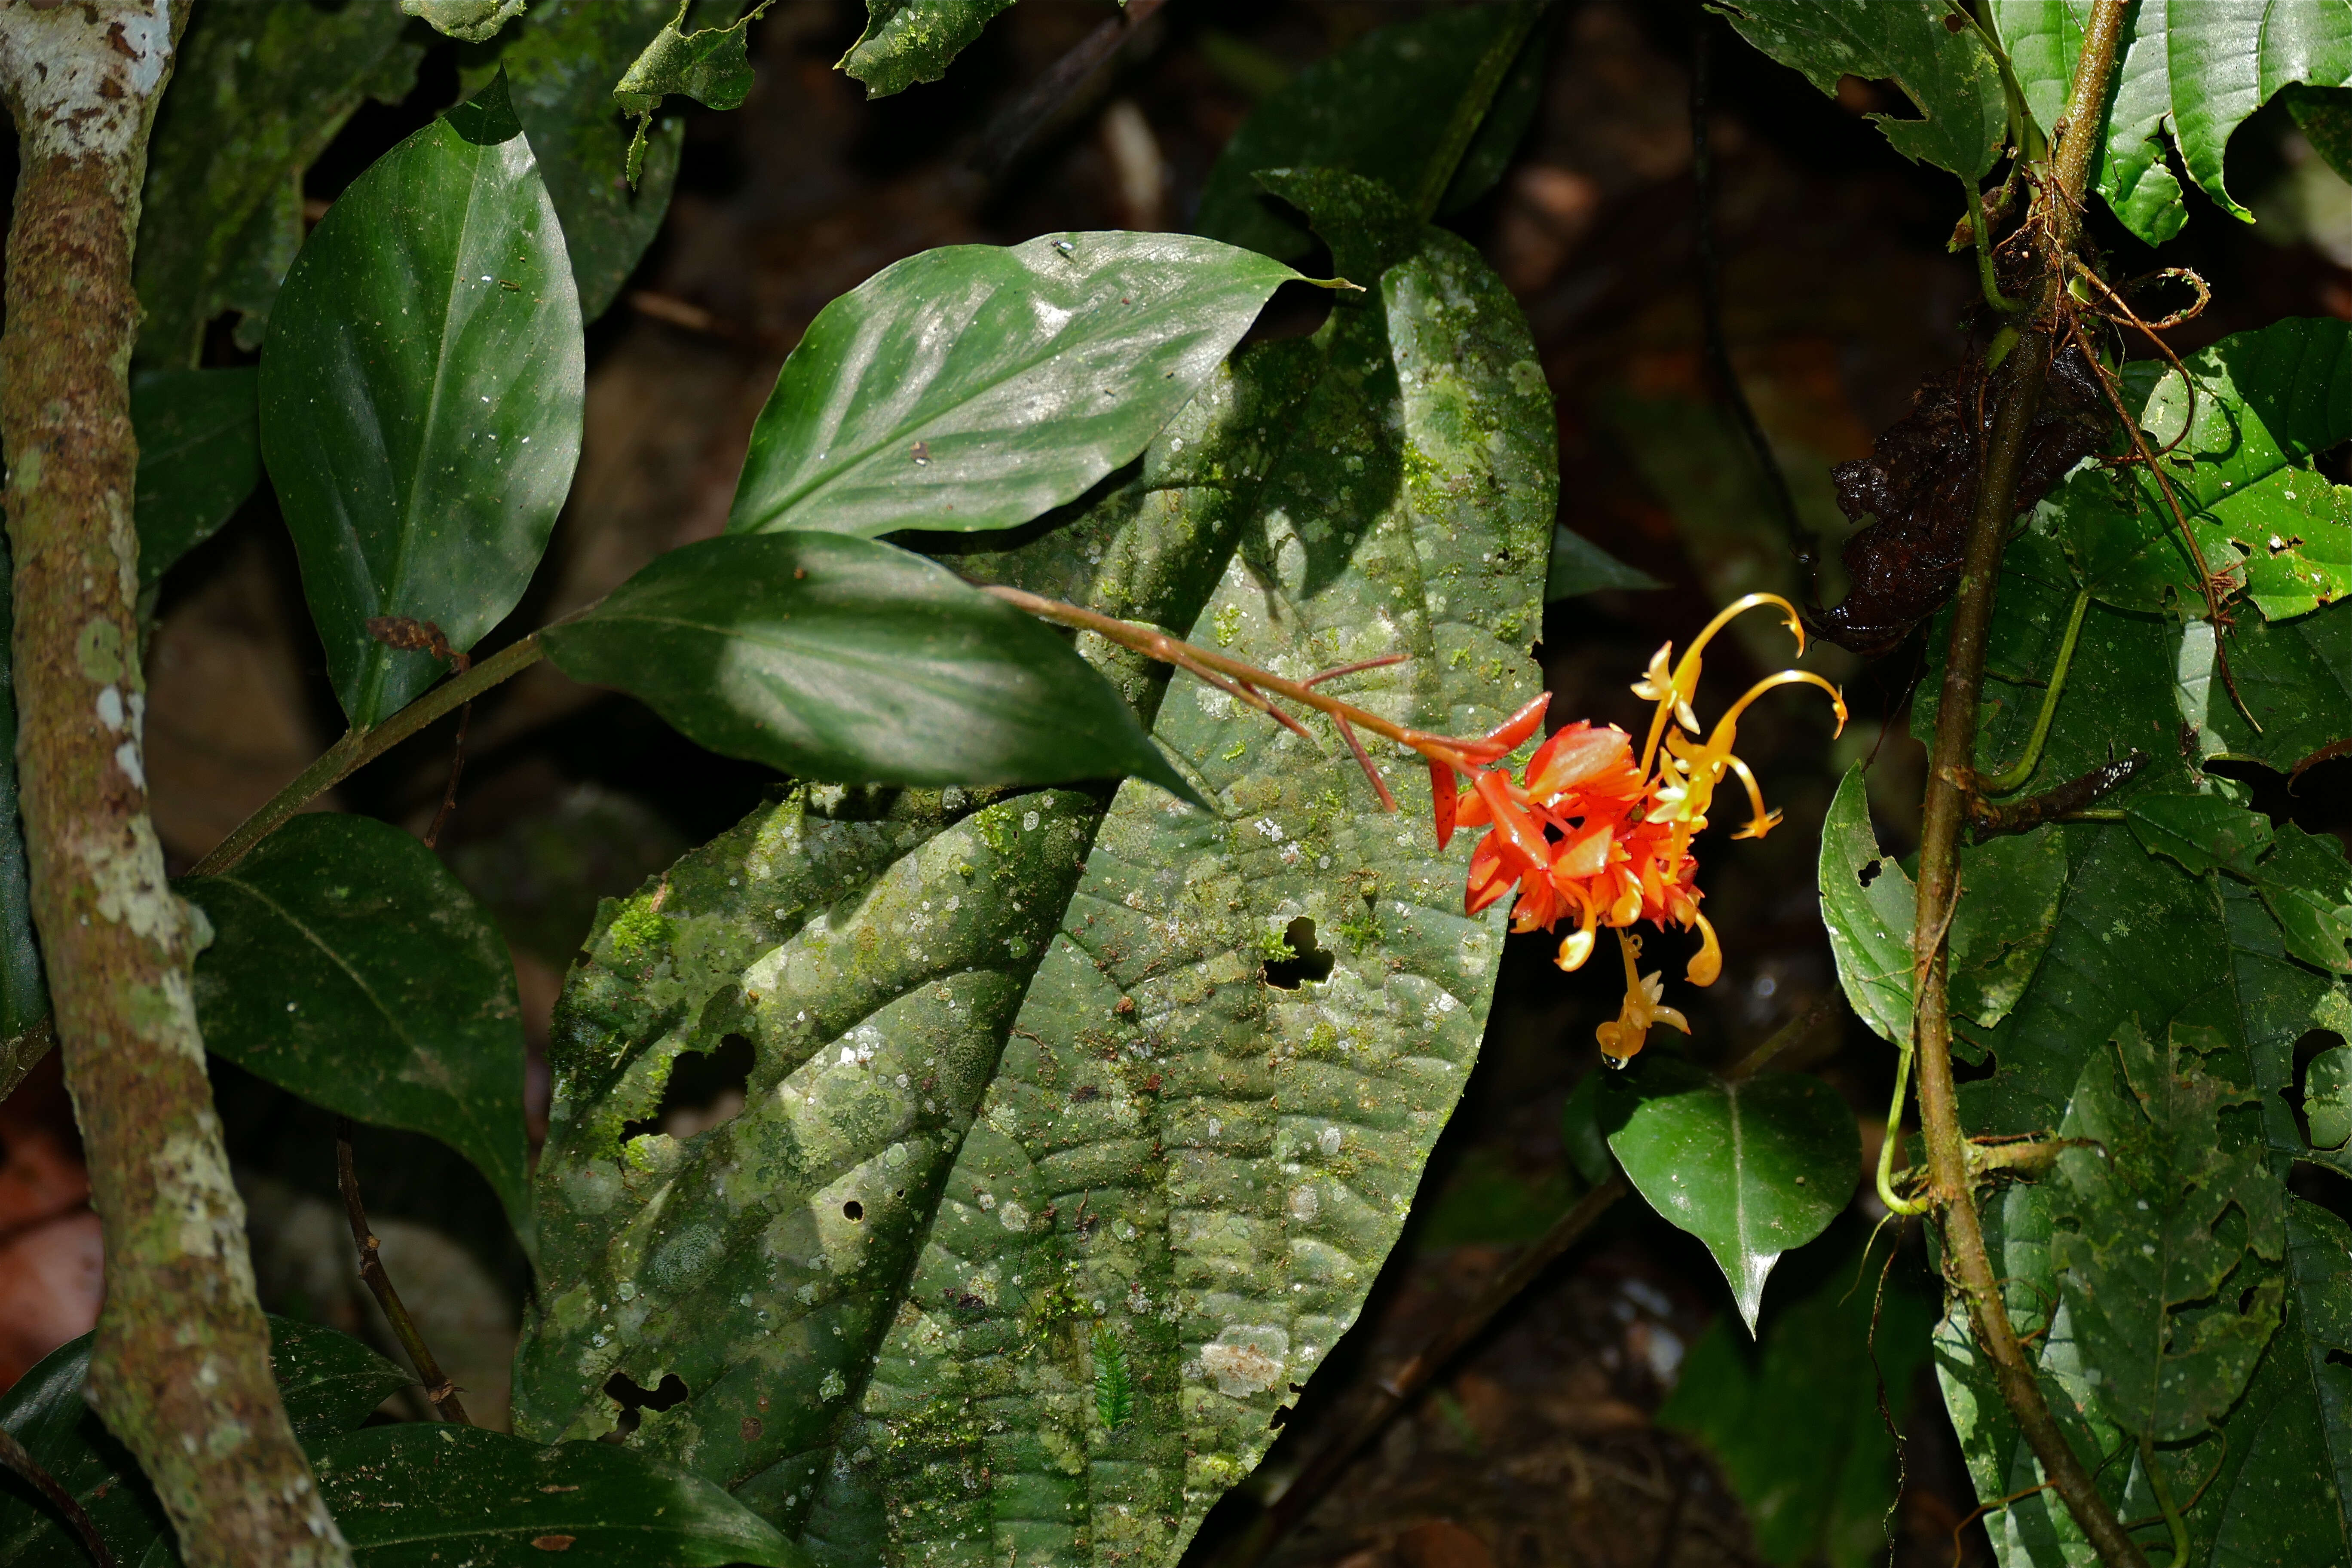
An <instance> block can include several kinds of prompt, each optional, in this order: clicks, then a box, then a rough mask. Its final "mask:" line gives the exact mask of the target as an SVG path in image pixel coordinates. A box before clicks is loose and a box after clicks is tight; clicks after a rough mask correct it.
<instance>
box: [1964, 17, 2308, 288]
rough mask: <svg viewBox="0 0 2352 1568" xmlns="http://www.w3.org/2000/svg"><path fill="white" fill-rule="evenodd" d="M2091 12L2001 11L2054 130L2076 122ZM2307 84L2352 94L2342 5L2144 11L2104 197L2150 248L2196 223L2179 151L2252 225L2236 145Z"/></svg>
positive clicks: (2121, 82) (2115, 105)
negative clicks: (2264, 112)
mask: <svg viewBox="0 0 2352 1568" xmlns="http://www.w3.org/2000/svg"><path fill="white" fill-rule="evenodd" d="M2090 14H2091V0H1992V5H1991V6H1990V17H1991V19H1992V21H1993V23H1994V25H1995V26H1996V27H1997V28H1998V29H1999V31H2000V36H2001V38H2002V39H2003V41H2004V42H2005V43H2006V44H2007V46H2008V48H2009V54H2010V59H2011V64H2012V66H2013V67H2014V68H2015V69H2016V72H2017V78H2018V84H2019V86H2020V87H2021V88H2022V89H2024V93H2025V100H2026V103H2027V105H2028V106H2029V107H2030V108H2031V109H2032V110H2033V114H2034V118H2035V119H2037V120H2039V121H2041V122H2042V126H2043V128H2044V129H2048V128H2050V127H2052V126H2054V125H2056V124H2057V123H2058V121H2060V120H2061V119H2063V117H2064V115H2065V112H2066V99H2067V94H2068V92H2069V90H2070V89H2071V84H2072V83H2073V80H2074V61H2075V57H2076V56H2077V55H2079V54H2080V53H2081V52H2082V47H2083V34H2084V30H2085V28H2086V26H2088V23H2089V19H2090ZM2298 82H2308V83H2311V84H2313V85H2315V86H2318V87H2344V86H2347V85H2352V16H2347V14H2346V12H2345V9H2344V7H2343V6H2342V5H2339V4H2336V0H2273V3H2271V4H2265V5H2237V4H2233V3H2231V0H2139V3H2138V4H2137V5H2134V6H2132V7H2131V10H2130V14H2129V15H2128V16H2126V18H2125V25H2124V36H2123V41H2122V45H2121V47H2120V49H2119V51H2118V58H2117V62H2116V77H2115V87H2114V89H2112V94H2111V96H2110V98H2109V100H2108V109H2107V122H2106V125H2105V145H2104V146H2103V147H2102V148H2101V149H2100V161H2099V172H2098V188H2099V194H2100V195H2102V196H2105V198H2106V201H2107V205H2109V206H2111V207H2113V208H2114V209H2115V211H2116V216H2118V217H2120V218H2122V219H2123V220H2124V225H2125V226H2126V227H2127V228H2129V229H2130V230H2131V231H2132V232H2133V233H2134V234H2136V235H2137V236H2138V237H2140V238H2142V239H2144V240H2146V241H2147V243H2148V244H2150V245H2160V244H2162V243H2163V242H2164V241H2166V240H2168V239H2170V238H2171V237H2173V236H2174V235H2176V234H2178V233H2179V232H2180V226H2181V225H2182V224H2183V223H2184V222H2186V221H2187V219H2188V216H2189V215H2188V209H2187V208H2186V207H2185V206H2184V205H2182V202H2181V191H2180V182H2179V180H2178V179H2177V178H2175V177H2174V175H2173V174H2172V171H2171V170H2170V168H2169V167H2168V157H2167V151H2168V149H2167V143H2168V142H2170V143H2171V144H2172V145H2173V146H2174V147H2177V148H2178V149H2179V154H2180V161H2181V163H2182V165H2183V166H2184V167H2185V168H2186V169H2187V170H2188V172H2189V179H2190V180H2191V181H2193V182H2194V183H2195V184H2197V185H2198V187H2199V188H2200V189H2201V190H2203V191H2204V193H2205V194H2206V195H2209V196H2211V197H2212V198H2213V199H2214V200H2215V201H2216V202H2218V203H2220V204H2221V207H2222V208H2223V210H2225V211H2227V212H2230V213H2232V214H2234V215H2235V216H2238V217H2241V218H2247V219H2249V220H2251V218H2252V215H2251V214H2250V213H2248V212H2247V211H2246V210H2245V209H2244V208H2243V207H2242V206H2240V205H2238V203H2237V202H2236V200H2235V199H2234V198H2233V197H2231V195H2230V192H2229V189H2228V186H2227V185H2226V184H2225V183H2224V181H2223V179H2222V168H2223V163H2224V161H2225V157H2226V154H2227V153H2228V149H2229V144H2230V138H2231V135H2232V134H2233V133H2234V132H2236V131H2237V129H2238V127H2239V126H2241V125H2242V124H2244V123H2245V122H2246V121H2247V119H2248V118H2249V117H2250V116H2252V114H2253V112H2254V111H2255V110H2258V109H2260V108H2261V107H2262V106H2263V104H2265V103H2267V102H2269V101H2270V100H2271V98H2272V97H2273V95H2274V94H2276V93H2278V92H2280V91H2281V90H2283V89H2285V88H2287V87H2289V86H2290V85H2292V84H2294V83H2298Z"/></svg>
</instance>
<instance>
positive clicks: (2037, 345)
mask: <svg viewBox="0 0 2352 1568" xmlns="http://www.w3.org/2000/svg"><path fill="white" fill-rule="evenodd" d="M2130 9H2131V5H2130V0H2096V4H2095V5H2094V7H2093V9H2092V13H2091V18H2090V24H2089V26H2088V27H2087V28H2086V29H2085V30H2084V35H2083V45H2082V53H2081V55H2080V57H2079V58H2078V59H2077V61H2076V65H2075V71H2074V85H2073V91H2072V93H2071V95H2070V99H2069V103H2068V112H2067V117H2066V122H2067V124H2068V125H2069V126H2070V127H2071V128H2072V129H2071V130H2070V131H2069V132H2068V133H2067V134H2066V135H2065V136H2064V137H2063V138H2062V139H2061V140H2060V142H2059V143H2058V145H2057V147H2056V149H2055V152H2054V155H2053V168H2052V170H2051V174H2052V176H2053V177H2051V178H2048V179H2046V180H2044V181H2042V183H2041V184H2040V187H2039V190H2038V192H2037V195H2036V202H2035V205H2036V211H2035V213H2034V215H2033V222H2034V225H2035V226H2036V227H2037V228H2038V232H2039V236H2040V240H2041V244H2042V247H2043V252H2044V257H2045V267H2044V270H2043V276H2042V283H2041V288H2040V291H2039V298H2038V300H2037V301H2036V307H2037V310H2036V316H2037V320H2036V322H2035V324H2034V325H2033V327H2032V329H2031V330H2029V331H2026V332H2025V333H2024V334H2023V335H2022V336H2021V338H2020V339H2019V340H2018V342H2017V344H2016V346H2015V347H2014V348H2013V349H2012V350H2011V352H2010V354H2009V357H2008V360H2007V362H2006V363H2005V366H2004V370H2005V372H2006V374H2005V376H2004V381H2005V387H2004V394H2005V395H2004V396H2003V398H2002V400H2001V403H2000V412H1999V415H1998V416H1997V422H1996V425H1995V427H1994V432H1993V438H1992V442H1991V445H1990V449H1989V451H1988V453H1987V460H1986V464H1985V468H1984V477H1983V480H1982V483H1981V484H1980V486H1979V489H1978V493H1977V508H1976V515H1975V517H1974V518H1973V520H1972V521H1971V524H1970V528H1969V542H1968V552H1967V558H1966V562H1965V564H1964V566H1963V568H1962V571H1961V575H1960V585H1959V592H1958V597H1957V602H1956V603H1955V604H1954V605H1953V611H1952V626H1951V640H1950V643H1949V645H1948V653H1947V656H1946V660H1945V666H1944V685H1943V692H1942V697H1941V700H1940V702H1939V704H1938V707H1937V715H1936V739H1935V746H1934V749H1933V751H1932V752H1930V755H1929V759H1928V766H1927V801H1926V808H1925V811H1924V813H1923V821H1922V826H1921V834H1920V854H1919V876H1918V884H1917V886H1918V896H1917V897H1918V912H1917V924H1916V928H1915V935H1914V951H1915V952H1918V953H1920V954H1921V955H1923V956H1924V957H1926V958H1927V970H1926V973H1925V976H1924V978H1925V982H1926V984H1924V985H1922V986H1921V987H1920V990H1919V994H1918V996H1917V998H1916V1005H1915V1007H1914V1010H1913V1017H1914V1021H1915V1025H1916V1028H1917V1030H1918V1051H1917V1058H1918V1060H1917V1066H1918V1073H1919V1118H1920V1123H1921V1127H1922V1130H1923V1131H1925V1133H1926V1135H1927V1166H1928V1173H1929V1177H1930V1185H1929V1188H1928V1196H1929V1198H1930V1199H1931V1201H1932V1202H1934V1203H1935V1205H1937V1208H1938V1210H1939V1212H1940V1215H1941V1217H1942V1221H1943V1228H1944V1241H1945V1248H1944V1256H1945V1260H1946V1267H1947V1268H1948V1271H1949V1273H1950V1275H1951V1276H1952V1277H1953V1280H1954V1284H1955V1285H1956V1287H1957V1288H1958V1291H1959V1293H1960V1295H1961V1296H1962V1297H1963V1298H1964V1299H1965V1300H1967V1302H1968V1307H1969V1318H1970V1321H1971V1322H1972V1323H1973V1325H1974V1327H1975V1330H1976V1335H1977V1340H1978V1342H1979V1345H1981V1346H1982V1348H1983V1351H1984V1353H1985V1358H1986V1360H1987V1361H1988V1362H1989V1363H1990V1365H1991V1368H1992V1371H1993V1374H1994V1377H1995V1380H1996V1381H1997V1383H1998V1384H1999V1386H2000V1395H2001V1402H2002V1403H2003V1404H2005V1405H2008V1406H2009V1408H2010V1410H2011V1414H2013V1415H2015V1416H2016V1418H2017V1423H2018V1426H2019V1429H2020V1430H2021V1433H2022V1434H2023V1435H2024V1436H2025V1439H2026V1441H2027V1442H2028V1443H2029V1444H2031V1445H2032V1449H2033V1452H2034V1456H2035V1458H2038V1459H2040V1460H2041V1462H2042V1474H2043V1475H2044V1476H2045V1477H2047V1478H2048V1479H2049V1482H2050V1485H2051V1487H2052V1488H2053V1489H2054V1490H2055V1491H2056V1492H2057V1493H2058V1495H2059V1498H2060V1500H2062V1501H2063V1502H2064V1504H2065V1505H2066V1510H2067V1511H2068V1512H2069V1513H2071V1514H2072V1515H2073V1516H2074V1521H2075V1523H2076V1524H2077V1525H2079V1526H2080V1527H2081V1529H2082V1531H2083V1533H2084V1536H2085V1537H2086V1538H2087V1539H2088V1540H2089V1542H2090V1543H2091V1545H2092V1547H2093V1549H2094V1550H2095V1551H2096V1552H2098V1554H2099V1559H2100V1561H2101V1562H2102V1563H2105V1564H2106V1568H2147V1559H2146V1558H2145V1557H2144V1556H2142V1555H2141V1552H2140V1550H2139V1548H2138V1546H2137V1544H2136V1543H2135V1542H2133V1541H2132V1539H2131V1537H2130V1536H2129V1535H2128V1534H2127V1533H2126V1532H2125V1531H2124V1529H2123V1527H2122V1526H2121V1524H2119V1523H2118V1522H2117V1521H2116V1515H2115V1510H2113V1509H2112V1508H2110V1507H2109V1506H2108V1504H2107V1500H2106V1499H2105V1497H2104V1496H2102V1495H2101V1494H2100V1492H2099V1489H2098V1485H2097V1483H2096V1482H2095V1480H2094V1479H2093V1478H2092V1476H2091V1475H2090V1473H2089V1472H2088V1471H2087V1470H2086V1469H2084V1466H2083V1462H2082V1460H2081V1459H2080V1458H2076V1456H2075V1454H2074V1449H2073V1448H2072V1447H2070V1446H2069V1445H2068V1444H2067V1441H2066V1436H2065V1433H2064V1432H2063V1430H2062V1429H2061V1428H2060V1427H2059V1426H2058V1422H2057V1419H2056V1418H2055V1417H2054V1416H2053V1415H2052V1414H2051V1411H2050V1406H2049V1404H2048V1402H2047V1400H2045V1399H2044V1397H2043V1396H2042V1384H2041V1381H2040V1378H2039V1375H2038V1373H2036V1371H2035V1368H2034V1366H2033V1363H2032V1362H2031V1361H2029V1360H2028V1359H2027V1357H2026V1355H2025V1352H2024V1351H2023V1350H2022V1348H2021V1346H2020V1345H2019V1344H2018V1341H2017V1331H2016V1329H2015V1327H2014V1326H2013V1325H2012V1324H2011V1322H2010V1321H2009V1312H2008V1309H2007V1307H2006V1306H2005V1304H2004V1303H2003V1302H2002V1300H2001V1297H2000V1287H1999V1285H1998V1283H1997V1282H1996V1279H1995V1276H1994V1272H1993V1268H1992V1262H1991V1258H1990V1256H1989V1255H1988V1253H1987V1252H1986V1250H1985V1240H1984V1231H1983V1228H1982V1226H1981V1224H1980V1223H1979V1219H1978V1215H1977V1210H1976V1203H1975V1198H1974V1195H1973V1194H1972V1192H1971V1190H1970V1184H1969V1170H1968V1139H1967V1135H1966V1133H1965V1132H1964V1131H1962V1129H1961V1126H1960V1116H1959V1100H1958V1090H1957V1086H1956V1085H1955V1083H1954V1081H1953V1075H1952V1048H1951V1047H1952V1040H1951V1016H1950V1012H1949V998H1948V970H1949V954H1948V950H1947V949H1946V947H1945V946H1944V942H1943V934H1944V932H1945V931H1946V929H1947V927H1948V922H1949V921H1950V918H1951V914H1950V911H1951V909H1952V905H1953V901H1954V899H1955V896H1956V893H1957V884H1958V877H1957V871H1958V849H1959V837H1960V828H1961V826H1962V823H1963V821H1964V820H1965V818H1966V816H1967V812H1968V801H1969V784H1970V783H1971V782H1972V778H1973V767H1974V762H1973V758H1974V752H1975V748H1976V731H1977V715H1978V710H1979V702H1980V700H1981V698H1982V687H1983V684H1984V663H1985V644H1986V640H1987V634H1988V632H1989V630H1990V626H1991V621H1992V604H1993V592H1994V586H1995V584H1996V583H1997V582H1998V580H1999V577H2000V553H2001V545H2002V543H2003V542H2004V538H2005V536H2006V534H2007V532H2008V527H2009V521H2010V518H2011V513H2012V512H2013V510H2014V509H2015V504H2016V497H2017V482H2018V476H2019V470H2020V468H2021V466H2022V459H2023V456H2024V447H2025V437H2026V435H2027V432H2028V431H2029V430H2030V429H2031V427H2032V420H2033V416H2034V415H2035V413H2036V412H2037V410H2038V407H2039V405H2040V402H2041V395H2042V382H2043V380H2044V378H2045V377H2046V376H2047V375H2048V374H2049V369H2050V363H2051V360H2052V358H2053V342H2052V337H2053V333H2054V332H2056V331H2063V329H2064V325H2065V323H2066V322H2067V321H2071V319H2072V318H2071V316H2070V315H2069V314H2068V306H2067V301H2066V299H2065V295H2064V289H2065V278H2064V272H2063V268H2064V267H2065V266H2066V264H2067V261H2068V258H2071V257H2072V256H2073V255H2074V250H2075V247H2076V245H2077V243H2078V241H2079V238H2080V236H2081V232H2082V230H2081V224H2082V196H2083V191H2084V187H2085V185H2086V184H2087V183H2088V180H2089V176H2090V172H2091V159H2092V154H2093V153H2094V152H2095V150H2096V148H2097V146H2098V144H2099V134H2098V127H2099V125H2100V123H2101V121H2102V118H2103V110H2104V106H2105V101H2106V94H2107V85H2108V83H2109V81H2110V80H2111V79H2113V76H2114V72H2115V66H2116V50H2117V47H2118V44H2119V41H2120V39H2121V37H2122V34H2123V26H2124V20H2125V16H2126V14H2127V13H2128V12H2129V10H2130Z"/></svg>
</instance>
